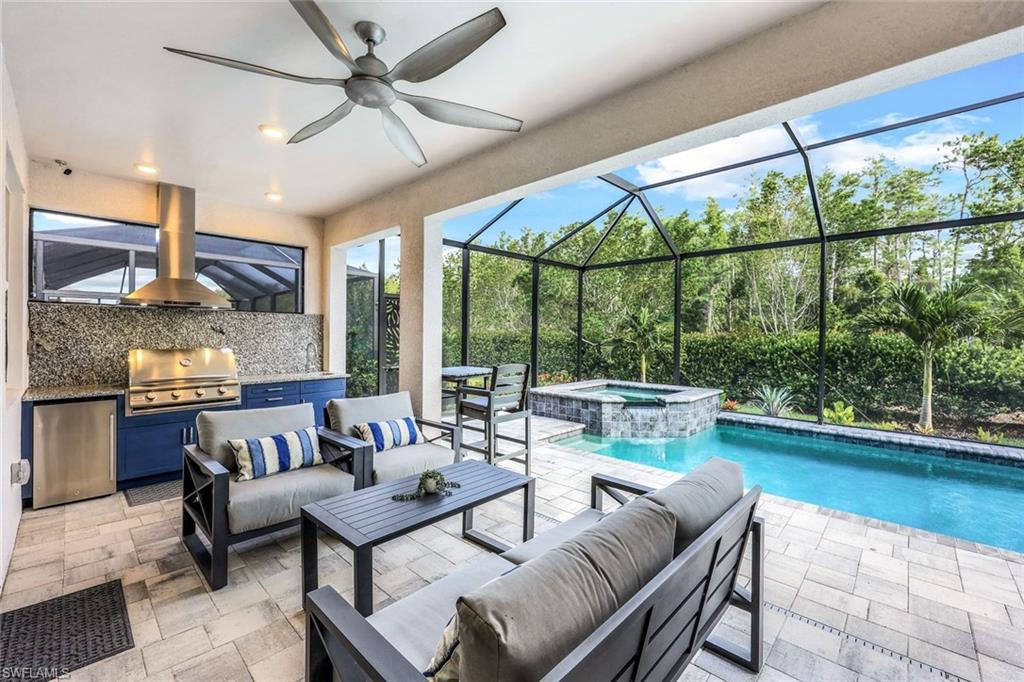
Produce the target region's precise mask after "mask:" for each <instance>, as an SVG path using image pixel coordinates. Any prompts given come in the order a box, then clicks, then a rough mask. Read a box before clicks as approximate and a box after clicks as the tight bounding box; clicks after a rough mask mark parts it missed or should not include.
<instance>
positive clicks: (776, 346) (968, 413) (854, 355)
mask: <svg viewBox="0 0 1024 682" xmlns="http://www.w3.org/2000/svg"><path fill="white" fill-rule="evenodd" d="M671 337H672V335H671V333H669V334H667V338H669V339H671ZM538 344H539V351H540V367H539V370H540V372H542V373H547V374H550V375H555V374H562V375H565V376H567V377H570V378H574V375H575V374H576V336H575V334H572V333H570V332H563V331H555V330H550V329H542V330H541V334H540V338H539V340H538ZM817 347H818V334H817V332H813V331H811V332H798V333H795V334H776V335H766V334H760V333H755V332H745V333H740V332H734V333H727V334H703V333H685V334H683V335H682V337H681V339H680V351H681V353H680V375H681V380H682V383H684V384H688V385H691V386H706V387H710V388H720V389H722V390H723V391H725V392H726V393H727V394H728V395H729V396H730V398H732V399H733V400H736V401H737V402H740V403H743V402H749V401H751V400H753V399H754V398H755V391H756V390H757V388H758V387H760V386H762V385H769V386H783V387H785V388H788V389H789V390H790V391H791V393H792V394H793V397H794V404H793V409H799V410H800V411H801V412H808V413H810V412H814V406H815V404H816V402H817V384H818V377H817V369H818V358H817ZM826 351H827V352H826V355H825V363H826V364H825V382H826V387H827V393H826V400H827V401H828V402H829V403H834V402H836V401H839V400H841V401H843V403H844V404H846V405H850V404H852V405H856V406H857V407H858V409H859V411H860V412H861V413H862V414H864V415H867V416H868V417H869V418H871V419H874V420H893V419H900V418H901V414H902V413H913V414H916V412H917V410H918V409H919V408H920V402H921V396H920V390H921V376H920V373H921V369H920V365H921V358H920V354H919V351H918V350H917V349H916V348H914V346H913V344H911V343H910V342H909V341H907V340H906V339H905V338H903V337H901V336H898V335H895V334H852V333H848V332H842V331H832V332H829V334H828V335H827V337H826ZM444 357H445V363H446V364H459V337H458V335H457V334H448V333H446V334H445V336H444ZM469 359H470V362H471V363H473V364H482V365H492V364H499V363H502V362H529V361H530V332H529V329H528V328H527V329H525V330H522V331H514V332H511V331H510V332H496V331H486V330H473V331H471V336H470V357H469ZM581 369H582V375H583V377H584V378H589V379H598V378H609V379H634V380H635V379H636V378H637V377H636V374H637V363H636V358H635V357H629V356H628V355H627V354H624V353H619V352H616V350H615V349H614V348H613V347H612V345H611V344H610V342H601V341H599V340H595V339H592V338H588V339H586V343H584V348H583V355H582V367H581ZM649 379H650V380H651V381H657V382H667V381H671V379H672V368H671V348H668V349H667V352H666V353H664V354H663V357H660V358H659V359H658V361H657V362H656V363H654V364H653V365H652V367H651V370H650V377H649ZM934 403H935V404H934V407H935V411H936V414H937V415H941V416H954V417H957V418H962V417H978V416H982V415H991V414H996V413H998V412H1004V411H1012V410H1020V409H1022V407H1024V348H1005V347H1002V346H992V345H989V344H986V343H980V342H977V341H963V342H959V343H955V344H952V345H950V346H949V347H947V348H946V349H945V350H943V351H942V352H941V353H939V354H938V355H937V356H936V358H935V398H934Z"/></svg>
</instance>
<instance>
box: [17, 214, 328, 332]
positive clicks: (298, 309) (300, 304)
mask: <svg viewBox="0 0 1024 682" xmlns="http://www.w3.org/2000/svg"><path fill="white" fill-rule="evenodd" d="M37 213H52V214H55V215H64V216H70V217H72V218H82V219H85V220H109V221H111V222H116V223H120V224H122V225H128V226H132V227H146V228H150V229H153V230H159V229H160V226H159V225H157V224H154V223H146V222H140V221H136V220H124V219H122V218H114V217H110V216H99V215H87V214H84V213H75V212H73V211H62V210H56V209H49V208H45V207H42V206H29V209H28V240H27V244H26V245H25V248H26V250H27V252H28V253H27V255H28V263H29V267H28V268H27V273H26V277H27V280H28V281H27V283H26V284H27V287H28V288H27V289H26V291H27V292H28V297H27V299H28V301H29V302H30V303H66V304H68V305H106V306H110V305H116V306H128V305H131V304H126V303H123V302H118V303H99V302H96V303H93V302H83V301H74V302H70V301H68V302H65V301H49V300H46V299H43V298H38V297H36V296H35V291H34V288H33V286H34V283H33V276H34V274H35V267H34V266H33V263H34V256H35V241H36V240H35V216H36V214H37ZM196 236H197V237H198V236H204V237H216V238H218V239H230V240H232V241H239V242H247V243H250V244H265V245H267V246H274V247H282V248H288V249H297V250H298V251H299V252H300V254H301V257H300V262H299V266H298V267H297V268H296V270H297V271H298V274H297V277H296V288H295V296H296V305H295V310H290V311H289V310H282V311H277V310H255V309H253V307H252V306H250V307H249V308H236V307H232V308H231V310H232V311H234V312H239V313H252V312H259V313H268V312H273V313H277V314H281V315H304V314H305V312H306V255H307V253H306V252H307V248H308V247H306V246H299V245H296V244H284V243H281V242H272V241H269V240H266V239H252V238H249V237H238V236H234V235H226V234H218V233H215V232H201V231H198V230H197V231H196ZM156 271H157V274H158V275H159V272H160V255H159V250H158V252H157V254H156ZM284 293H287V292H284ZM278 295H279V294H278ZM109 298H118V299H121V298H122V295H121V294H114V295H111V296H110V297H109ZM260 298H265V297H262V296H257V297H254V298H252V299H250V300H251V301H252V302H253V303H254V302H255V301H256V300H257V299H260ZM271 307H273V299H272V300H271Z"/></svg>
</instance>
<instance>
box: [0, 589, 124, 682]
mask: <svg viewBox="0 0 1024 682" xmlns="http://www.w3.org/2000/svg"><path fill="white" fill-rule="evenodd" d="M133 646H135V644H134V641H133V640H132V626H131V623H129V622H128V610H127V609H126V608H125V603H124V591H123V590H122V589H121V581H120V580H112V581H110V582H108V583H103V584H102V585H96V586H95V587H87V588H85V589H84V590H79V591H78V592H72V593H71V594H66V595H64V596H63V597H56V598H55V599H50V600H48V601H44V602H39V603H38V604H32V605H31V606H25V607H22V608H20V609H15V610H14V611H8V612H6V613H0V671H2V672H3V673H4V674H5V675H10V676H12V677H14V678H21V679H32V680H52V679H54V678H56V677H63V676H65V675H67V673H69V672H71V671H72V670H77V669H78V668H82V667H85V666H87V665H89V664H90V663H95V662H96V661H99V660H102V659H104V658H107V657H108V656H113V655H114V654H119V653H121V652H122V651H127V650H128V649H131V648H132V647H133Z"/></svg>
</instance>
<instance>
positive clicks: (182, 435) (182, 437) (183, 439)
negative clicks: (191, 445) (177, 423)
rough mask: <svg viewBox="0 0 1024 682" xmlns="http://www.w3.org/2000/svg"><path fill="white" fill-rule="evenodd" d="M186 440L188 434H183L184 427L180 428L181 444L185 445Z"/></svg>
mask: <svg viewBox="0 0 1024 682" xmlns="http://www.w3.org/2000/svg"><path fill="white" fill-rule="evenodd" d="M187 442H188V436H187V435H185V427H182V429H181V444H182V445H185V444H186V443H187Z"/></svg>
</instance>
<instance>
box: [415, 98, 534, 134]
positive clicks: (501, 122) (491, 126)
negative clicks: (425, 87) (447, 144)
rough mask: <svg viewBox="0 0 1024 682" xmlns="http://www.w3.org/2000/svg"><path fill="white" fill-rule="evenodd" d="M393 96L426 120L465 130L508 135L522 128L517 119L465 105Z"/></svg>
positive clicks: (441, 100) (521, 123)
mask: <svg viewBox="0 0 1024 682" xmlns="http://www.w3.org/2000/svg"><path fill="white" fill-rule="evenodd" d="M395 96H396V97H397V98H398V99H400V100H402V101H403V102H408V103H409V104H411V105H412V106H413V107H415V108H416V111H418V112H420V113H421V114H423V115H424V116H426V117H427V118H432V119H434V120H435V121H440V122H441V123H450V124H452V125H456V126H465V127H467V128H485V129H487V130H504V131H506V132H510V133H518V132H519V130H520V129H521V128H522V127H523V122H522V121H520V120H519V119H518V118H512V117H511V116H503V115H501V114H496V113H494V112H493V111H487V110H486V109H477V108H476V107H471V106H469V105H467V104H458V103H457V102H449V101H447V100H443V99H434V98H433V97H422V96H420V95H407V94H405V93H404V92H398V91H397V90H396V91H395Z"/></svg>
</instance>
